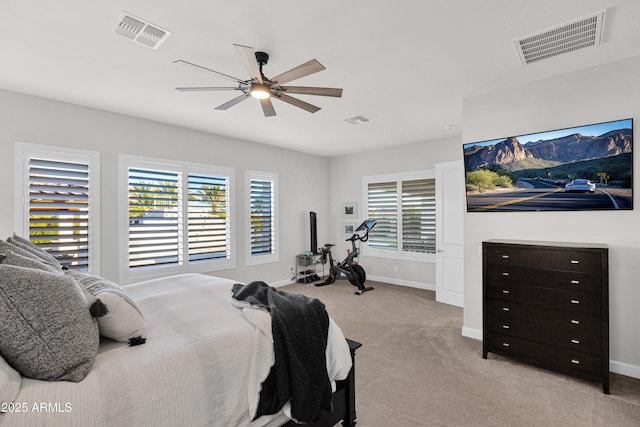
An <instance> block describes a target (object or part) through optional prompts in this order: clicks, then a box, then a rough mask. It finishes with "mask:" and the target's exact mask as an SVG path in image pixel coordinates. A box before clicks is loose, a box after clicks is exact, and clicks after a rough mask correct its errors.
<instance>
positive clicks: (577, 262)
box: [571, 259, 580, 264]
mask: <svg viewBox="0 0 640 427" xmlns="http://www.w3.org/2000/svg"><path fill="white" fill-rule="evenodd" d="M571 264H580V261H578V260H576V259H572V260H571Z"/></svg>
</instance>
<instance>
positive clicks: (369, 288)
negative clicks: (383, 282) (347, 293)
mask: <svg viewBox="0 0 640 427" xmlns="http://www.w3.org/2000/svg"><path fill="white" fill-rule="evenodd" d="M372 290H373V286H369V287H368V288H364V289H358V290H357V291H355V292H354V294H356V295H362V294H363V293H365V292H367V291H372Z"/></svg>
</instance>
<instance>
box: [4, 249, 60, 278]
mask: <svg viewBox="0 0 640 427" xmlns="http://www.w3.org/2000/svg"><path fill="white" fill-rule="evenodd" d="M2 263H3V264H8V265H15V266H18V267H27V268H35V269H37V270H44V271H49V272H51V273H59V274H62V269H60V267H58V268H56V267H54V266H52V265H51V264H47V263H45V262H42V261H40V259H39V258H34V257H26V256H23V255H20V254H19V253H17V252H15V250H13V249H11V250H9V249H6V250H4V259H3V260H2Z"/></svg>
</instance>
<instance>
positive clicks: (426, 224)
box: [363, 172, 436, 261]
mask: <svg viewBox="0 0 640 427" xmlns="http://www.w3.org/2000/svg"><path fill="white" fill-rule="evenodd" d="M363 182H364V194H365V195H366V196H365V197H366V200H365V206H367V217H368V218H372V219H375V220H376V221H377V223H376V226H375V227H374V228H373V229H372V230H371V232H370V233H369V241H368V245H367V246H366V247H365V250H364V252H365V253H366V254H368V255H371V256H380V257H386V258H399V259H415V260H425V261H426V260H431V259H432V257H431V255H430V254H435V252H436V228H435V224H436V215H435V212H436V206H435V200H436V194H435V179H434V177H433V174H432V173H430V172H413V173H406V174H398V175H385V176H377V177H376V176H374V177H365V178H364V180H363Z"/></svg>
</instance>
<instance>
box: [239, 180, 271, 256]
mask: <svg viewBox="0 0 640 427" xmlns="http://www.w3.org/2000/svg"><path fill="white" fill-rule="evenodd" d="M246 183H247V192H246V194H247V210H246V211H247V226H246V235H247V237H248V242H247V248H248V249H247V265H255V264H264V263H268V262H276V261H278V239H277V226H276V224H277V197H276V196H277V190H276V187H277V175H275V174H268V173H261V172H247V173H246Z"/></svg>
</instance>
